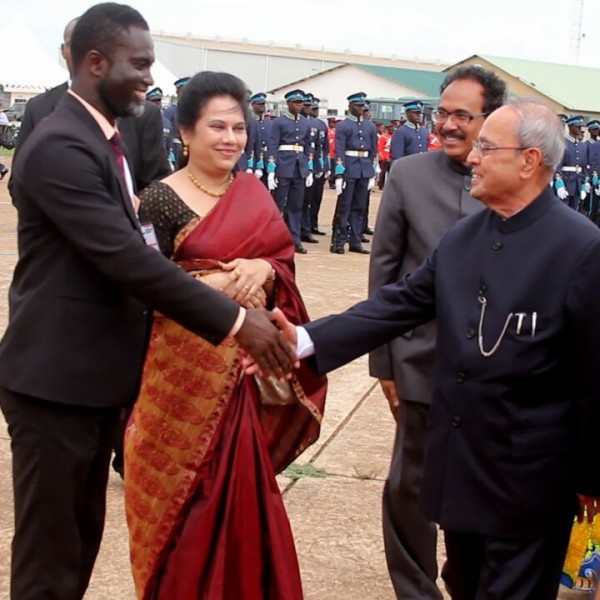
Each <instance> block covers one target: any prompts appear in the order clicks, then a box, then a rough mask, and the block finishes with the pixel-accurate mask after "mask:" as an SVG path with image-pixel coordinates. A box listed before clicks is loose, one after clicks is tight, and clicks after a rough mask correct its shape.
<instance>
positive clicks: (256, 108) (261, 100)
mask: <svg viewBox="0 0 600 600" xmlns="http://www.w3.org/2000/svg"><path fill="white" fill-rule="evenodd" d="M266 102H267V95H266V94H265V93H264V92H258V93H257V94H254V95H253V96H251V97H250V108H251V109H252V117H253V118H254V119H255V120H256V125H257V129H258V145H259V154H258V157H255V163H254V168H255V171H254V174H255V175H256V176H257V177H258V175H259V174H260V177H259V179H260V180H261V181H262V182H263V183H264V184H265V186H266V185H267V170H266V169H265V159H266V157H267V156H268V154H267V153H268V149H267V146H268V143H269V131H270V130H271V124H272V123H273V121H271V120H270V119H266V118H265V107H266Z"/></svg>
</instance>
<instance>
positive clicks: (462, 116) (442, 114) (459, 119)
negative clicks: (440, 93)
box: [431, 108, 488, 127]
mask: <svg viewBox="0 0 600 600" xmlns="http://www.w3.org/2000/svg"><path fill="white" fill-rule="evenodd" d="M487 114H488V113H486V112H482V113H479V114H478V115H472V114H471V113H469V112H467V111H466V110H453V111H450V112H448V111H447V110H444V109H443V108H438V109H437V110H434V111H433V112H432V113H431V116H432V118H433V120H434V122H435V123H438V124H441V125H442V124H444V123H445V122H446V121H447V120H448V119H449V118H450V117H452V119H453V120H454V122H455V123H456V124H457V125H462V126H463V127H464V126H466V125H468V124H469V123H470V122H471V121H472V120H473V119H479V118H480V117H485V116H486V115H487Z"/></svg>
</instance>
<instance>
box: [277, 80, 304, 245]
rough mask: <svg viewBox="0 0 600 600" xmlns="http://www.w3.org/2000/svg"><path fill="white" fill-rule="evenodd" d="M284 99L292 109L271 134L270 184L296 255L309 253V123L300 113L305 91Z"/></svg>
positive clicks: (297, 91)
mask: <svg viewBox="0 0 600 600" xmlns="http://www.w3.org/2000/svg"><path fill="white" fill-rule="evenodd" d="M284 97H285V100H286V102H287V106H288V109H287V111H286V112H285V113H284V114H283V115H281V116H280V117H277V118H276V119H275V120H274V121H273V123H272V125H271V131H270V132H269V144H268V148H269V158H268V162H267V165H266V166H267V185H268V188H269V190H271V191H273V190H275V200H276V202H277V206H278V208H279V210H280V211H281V214H282V215H283V216H284V218H285V220H286V222H287V226H288V228H289V230H290V233H291V234H292V238H293V240H294V246H295V248H296V252H297V253H298V254H306V248H304V246H303V245H302V240H301V226H302V205H303V203H304V190H305V188H306V185H307V184H310V183H312V181H311V180H312V172H311V169H310V168H309V167H310V164H311V163H312V159H313V155H312V153H311V149H310V141H309V123H308V120H307V119H306V118H305V117H303V116H302V115H301V114H300V112H301V110H302V105H303V102H304V92H303V91H302V90H299V89H296V90H291V91H289V92H288V93H287V94H286V95H285V96H284Z"/></svg>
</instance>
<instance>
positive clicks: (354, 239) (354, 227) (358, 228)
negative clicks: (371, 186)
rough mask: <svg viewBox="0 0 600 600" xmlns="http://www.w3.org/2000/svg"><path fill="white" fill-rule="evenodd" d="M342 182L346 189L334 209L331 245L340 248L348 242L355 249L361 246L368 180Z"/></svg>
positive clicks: (364, 178)
mask: <svg viewBox="0 0 600 600" xmlns="http://www.w3.org/2000/svg"><path fill="white" fill-rule="evenodd" d="M344 181H345V183H346V187H345V188H344V191H343V192H342V193H341V195H340V197H339V198H338V203H337V207H336V214H335V229H334V233H333V245H334V246H335V247H340V246H343V245H344V244H345V243H346V242H349V244H350V246H353V247H356V246H360V245H361V243H360V239H361V237H362V233H363V229H364V214H365V208H366V204H367V197H368V191H367V186H368V183H369V178H368V177H363V178H362V179H345V180H344Z"/></svg>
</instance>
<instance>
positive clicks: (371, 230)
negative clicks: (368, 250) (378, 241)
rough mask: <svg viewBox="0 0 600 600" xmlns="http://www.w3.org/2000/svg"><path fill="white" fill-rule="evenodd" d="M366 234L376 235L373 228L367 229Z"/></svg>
mask: <svg viewBox="0 0 600 600" xmlns="http://www.w3.org/2000/svg"><path fill="white" fill-rule="evenodd" d="M365 233H366V234H367V235H373V234H374V233H375V230H374V229H373V228H372V227H365Z"/></svg>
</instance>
